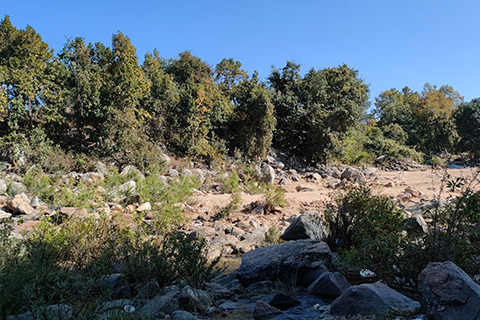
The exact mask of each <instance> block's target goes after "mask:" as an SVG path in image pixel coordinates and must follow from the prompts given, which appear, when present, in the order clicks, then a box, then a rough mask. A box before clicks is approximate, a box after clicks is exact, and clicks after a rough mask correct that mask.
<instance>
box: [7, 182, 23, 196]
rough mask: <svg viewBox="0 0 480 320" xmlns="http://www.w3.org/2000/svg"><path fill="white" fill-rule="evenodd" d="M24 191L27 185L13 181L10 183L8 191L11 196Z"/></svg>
mask: <svg viewBox="0 0 480 320" xmlns="http://www.w3.org/2000/svg"><path fill="white" fill-rule="evenodd" d="M26 191H27V187H25V186H24V185H23V183H21V182H17V181H15V182H12V183H11V184H10V188H9V193H10V195H11V196H16V195H17V194H20V193H23V192H26Z"/></svg>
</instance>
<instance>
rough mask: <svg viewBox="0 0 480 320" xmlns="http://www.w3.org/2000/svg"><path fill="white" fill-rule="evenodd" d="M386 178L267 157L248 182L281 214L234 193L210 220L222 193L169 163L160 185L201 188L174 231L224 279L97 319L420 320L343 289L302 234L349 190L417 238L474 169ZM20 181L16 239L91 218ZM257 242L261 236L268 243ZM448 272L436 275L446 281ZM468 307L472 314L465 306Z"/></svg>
mask: <svg viewBox="0 0 480 320" xmlns="http://www.w3.org/2000/svg"><path fill="white" fill-rule="evenodd" d="M394 169H401V170H396V171H392V170H382V169H377V168H374V167H361V168H353V167H346V166H343V165H330V166H329V167H325V166H317V167H315V168H298V167H297V168H295V166H289V167H287V166H286V165H284V164H283V163H282V162H280V161H277V160H275V159H274V158H269V161H268V162H267V163H264V164H263V166H262V167H261V168H258V174H259V175H260V177H261V179H262V180H264V181H265V182H266V183H274V184H276V185H278V186H281V187H282V188H283V189H284V190H285V205H284V206H283V207H280V206H278V207H274V208H269V209H268V210H267V209H266V208H265V205H264V203H263V202H262V201H263V200H262V199H263V195H262V194H248V193H245V192H242V193H241V203H240V205H239V207H238V209H237V210H234V211H233V212H232V213H231V214H229V215H228V216H226V217H225V218H222V219H219V218H218V216H217V213H218V212H219V209H221V208H224V207H226V206H227V205H228V204H229V202H230V201H231V194H228V193H224V192H222V189H221V187H220V184H219V183H217V182H216V181H215V177H217V178H218V177H219V174H218V173H216V172H212V170H207V169H205V168H194V167H192V166H191V165H190V166H189V168H186V167H183V168H182V167H179V166H175V165H174V164H170V165H169V168H168V169H167V170H166V174H165V177H164V179H165V180H168V179H176V178H177V177H178V176H179V175H195V176H197V177H198V178H199V179H200V180H201V181H204V182H205V183H203V184H202V186H201V187H200V188H199V189H198V190H195V196H194V199H193V201H189V203H184V204H182V206H183V208H184V212H185V215H186V217H187V220H186V223H185V225H184V226H183V227H182V230H183V231H184V232H185V233H187V234H190V236H192V237H199V236H202V237H204V238H206V239H207V240H208V242H209V245H210V257H211V258H214V257H217V256H219V255H223V256H224V257H225V261H229V269H228V270H229V271H233V272H231V273H229V272H226V273H225V274H224V275H223V276H222V277H220V278H219V279H217V281H216V282H215V283H210V284H207V285H206V286H205V287H204V288H203V290H199V289H193V288H190V287H188V286H172V287H168V288H155V285H154V284H153V288H154V289H153V291H152V292H149V293H148V294H147V295H146V296H142V297H136V298H135V299H121V300H115V301H112V302H111V305H110V306H107V307H105V315H104V318H105V319H108V318H109V317H110V315H111V314H114V313H115V312H117V311H118V312H130V311H131V312H139V313H140V314H143V315H150V316H153V317H155V318H167V317H171V318H172V319H197V318H208V319H216V318H228V319H252V318H253V319H332V318H335V317H344V316H349V315H351V314H352V313H355V312H357V313H360V314H364V315H369V314H373V315H376V316H379V317H380V318H382V317H386V316H390V315H392V314H395V315H399V316H405V317H406V318H410V319H413V318H415V315H417V314H420V313H421V309H420V303H419V302H416V301H413V300H410V299H409V298H407V297H405V296H403V295H401V294H400V293H398V292H396V291H394V290H392V289H390V288H388V287H387V286H385V285H384V284H382V283H380V282H375V283H366V284H362V285H358V286H352V285H351V284H350V283H348V281H347V280H346V279H345V277H343V275H341V274H339V273H336V272H331V271H329V269H330V266H331V263H332V254H331V252H330V249H329V248H328V246H327V245H326V244H325V243H324V242H322V241H320V240H321V239H322V237H323V236H324V234H322V232H323V231H322V230H321V229H318V228H309V225H311V224H315V223H316V222H315V221H317V220H318V219H321V216H322V213H323V210H324V209H325V207H326V206H327V205H328V204H329V203H332V201H334V199H335V196H336V195H338V194H339V193H341V192H342V191H343V190H345V188H346V187H348V186H349V185H360V184H364V185H368V186H370V187H371V188H372V189H373V190H374V192H375V193H383V194H387V195H389V196H390V197H391V198H392V199H394V200H395V201H397V202H398V204H399V205H400V206H401V207H403V208H405V218H406V219H407V218H411V219H412V221H413V224H414V226H413V227H415V228H420V229H426V228H427V223H428V217H423V216H421V215H420V214H419V212H420V211H422V209H424V208H428V207H432V206H435V204H436V201H448V199H449V198H451V197H453V196H455V195H458V191H456V192H450V191H448V190H446V188H444V187H442V186H444V185H445V183H444V182H445V180H448V179H453V178H456V177H464V178H466V181H470V180H471V177H473V176H474V175H475V174H476V172H477V170H475V169H451V170H432V169H431V168H428V167H424V166H420V165H417V164H415V163H410V164H408V165H397V166H395V167H394ZM125 170H127V171H128V170H135V169H134V168H131V167H130V168H128V169H124V170H123V171H125ZM105 174H106V172H105V171H104V170H103V169H99V170H97V171H96V172H90V173H85V174H76V173H71V174H70V175H72V176H74V177H75V179H85V180H86V181H88V179H90V180H92V181H96V180H99V179H103V177H104V175H105ZM240 179H242V177H240ZM5 181H12V182H11V183H10V185H9V186H8V189H9V195H6V193H5V192H6V191H7V183H6V182H5ZM20 181H21V179H20V177H18V176H15V175H14V174H8V173H7V174H4V179H3V180H0V194H4V195H3V196H0V207H2V208H3V209H2V210H1V211H0V220H2V219H7V218H13V221H14V222H13V226H14V228H15V231H16V232H17V234H18V235H21V234H22V233H24V232H25V231H26V230H28V229H29V228H32V227H33V226H34V225H36V224H37V223H38V222H39V220H40V218H41V217H42V216H44V215H45V212H47V215H48V214H49V215H53V214H61V215H64V216H84V215H91V214H95V212H89V211H88V210H85V209H80V208H73V207H62V208H55V207H49V206H47V205H45V204H44V203H43V202H42V200H41V199H39V198H37V197H35V195H33V194H28V193H26V189H25V187H24V186H23V185H22V183H21V182H20ZM130 184H131V183H130ZM126 187H131V185H130V186H126ZM126 187H124V188H126ZM473 187H474V188H477V187H478V186H476V185H475V186H473ZM120 188H122V186H120ZM439 199H440V200H439ZM97 210H103V211H106V212H112V211H120V212H123V213H124V214H125V215H130V214H132V213H133V212H135V211H139V212H147V217H148V211H149V210H151V204H150V203H133V204H130V205H129V206H127V207H124V206H121V205H120V204H119V203H112V202H110V203H107V204H106V205H105V207H102V208H97ZM319 217H320V218H319ZM316 219H317V220H316ZM317 224H318V223H317ZM266 235H270V238H269V237H268V236H267V237H266ZM280 235H282V238H283V240H290V241H286V242H283V243H281V244H276V245H273V246H267V245H269V244H271V243H272V239H273V242H276V240H278V237H279V236H280ZM240 263H241V265H240ZM448 267H449V268H450V269H451V270H452V271H451V272H452V273H453V274H455V276H456V277H457V278H458V279H461V281H464V282H465V283H467V286H468V288H467V289H465V288H466V287H463V288H464V289H462V290H464V291H462V292H461V293H459V294H462V295H463V296H462V297H463V298H462V299H460V300H462V301H463V302H461V303H460V304H461V305H462V306H463V305H467V304H469V303H470V302H469V301H470V300H469V299H470V296H474V298H472V300H471V301H473V299H480V287H478V286H477V285H476V284H475V283H474V282H473V281H471V279H470V278H468V276H466V275H465V274H464V273H462V272H463V271H461V270H457V269H458V268H457V269H455V268H456V266H454V265H453V266H451V265H449V266H448ZM432 268H434V267H432ZM437 268H438V266H437ZM449 268H446V269H448V270H449V271H448V272H450V269H449ZM429 272H430V271H428V270H427V271H425V276H424V277H423V279H424V282H423V283H424V285H423V287H421V290H424V291H425V294H424V297H425V298H424V300H422V304H423V305H424V308H423V310H430V311H431V313H432V314H435V312H437V313H439V314H440V313H442V312H445V307H443V309H442V304H444V301H443V300H441V299H440V298H439V296H438V294H437V295H434V294H431V292H432V290H435V288H437V287H436V286H438V285H439V282H441V280H439V279H437V278H438V277H437V278H435V276H432V275H431V274H430V273H429ZM445 272H447V271H445ZM441 274H442V276H443V277H444V278H445V279H447V278H448V279H450V278H451V276H450V275H449V274H447V273H441ZM368 277H369V275H368V274H367V275H365V278H368ZM439 277H440V276H439ZM468 279H470V280H468ZM279 280H281V281H279ZM458 281H460V280H458ZM366 282H371V281H366ZM432 283H433V284H432ZM457 283H458V282H457ZM462 283H463V282H462ZM150 285H152V284H150ZM432 288H434V289H432ZM144 291H150V289H148V288H147V289H145V290H144ZM465 292H467V293H465ZM139 294H140V293H139ZM139 301H140V302H139ZM475 301H477V300H475ZM477 305H478V304H477ZM126 306H128V307H126ZM56 308H63V307H62V306H56ZM128 308H131V309H128ZM468 308H473V307H471V305H468ZM475 308H477V307H475ZM67 309H68V308H67ZM127 309H128V310H130V311H128V310H127ZM178 309H181V310H182V311H179V310H178ZM447 309H448V308H447ZM122 310H123V311H122ZM132 310H135V311H132ZM176 310H177V311H176ZM442 310H443V311H442ZM475 310H477V309H475ZM67 311H68V310H67ZM174 311H175V312H174ZM430 311H429V312H430ZM470 311H471V310H470ZM470 311H469V312H470ZM62 312H63V311H62ZM455 312H457V313H458V312H462V311H458V310H455V311H454V313H455ZM471 312H473V311H471ZM475 312H476V311H475ZM448 315H450V314H448ZM11 319H20V318H15V317H13V318H11ZM25 319H28V318H25ZM439 319H447V318H445V317H444V318H442V317H439ZM448 319H450V318H448ZM451 319H460V318H451ZM471 319H476V318H475V317H472V318H471Z"/></svg>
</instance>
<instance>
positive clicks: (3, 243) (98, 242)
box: [0, 215, 218, 319]
mask: <svg viewBox="0 0 480 320" xmlns="http://www.w3.org/2000/svg"><path fill="white" fill-rule="evenodd" d="M0 231H2V232H0V250H1V252H0V253H1V256H0V317H1V318H3V319H4V318H6V317H7V316H8V315H10V314H18V313H19V312H24V311H30V312H32V314H34V315H38V318H42V316H43V315H44V312H45V310H46V307H47V306H48V305H51V304H61V303H64V304H68V305H70V306H72V308H73V315H74V318H76V319H92V318H96V317H97V315H98V310H99V308H100V307H101V306H102V305H103V304H104V303H105V302H106V301H109V300H111V296H110V294H111V291H110V290H109V289H108V288H106V287H105V286H103V285H102V283H103V280H104V279H105V277H106V276H107V275H109V274H112V273H114V272H118V271H114V270H118V267H120V269H121V270H122V274H123V276H124V279H125V280H127V281H128V282H129V283H130V285H131V287H132V288H133V289H134V292H132V296H133V295H134V294H135V290H136V289H138V288H140V287H141V286H142V285H143V284H144V283H145V282H146V281H148V280H150V279H155V280H157V281H158V282H159V284H160V285H162V286H163V285H167V284H170V283H173V282H177V281H182V280H185V281H187V283H189V284H190V285H192V286H195V287H200V286H201V285H203V283H204V282H206V281H208V280H210V279H211V278H212V277H213V276H214V275H215V273H216V272H217V270H218V267H217V263H218V259H217V260H214V261H212V262H210V263H209V262H208V260H207V246H206V242H205V240H203V239H198V240H190V239H188V238H186V237H185V235H183V234H178V233H175V234H169V235H166V236H165V237H156V236H155V235H152V234H151V233H149V232H148V231H147V230H146V229H144V228H141V227H140V226H138V225H135V224H132V225H130V226H127V225H125V224H124V223H123V222H122V220H121V219H120V216H119V217H108V216H105V215H104V216H102V217H101V218H100V219H95V218H93V217H89V218H83V219H71V220H67V221H65V222H64V223H61V224H59V225H55V224H53V223H52V222H50V221H48V220H44V221H43V222H42V223H41V224H40V226H39V227H38V228H36V229H34V230H33V231H32V233H31V234H30V235H29V236H28V239H27V240H25V241H16V240H13V239H12V238H11V237H10V234H9V233H10V232H9V230H8V229H5V228H4V229H1V230H0Z"/></svg>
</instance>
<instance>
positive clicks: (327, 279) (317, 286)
mask: <svg viewBox="0 0 480 320" xmlns="http://www.w3.org/2000/svg"><path fill="white" fill-rule="evenodd" d="M350 287H351V284H350V283H348V281H347V279H345V277H344V276H343V275H342V274H341V273H339V272H330V271H325V272H324V273H322V274H321V275H320V276H319V277H318V278H317V280H315V281H314V282H313V283H312V284H311V285H310V286H309V287H308V292H310V293H311V294H315V295H319V296H326V297H338V296H340V295H342V294H343V293H344V292H345V291H346V290H347V289H348V288H350Z"/></svg>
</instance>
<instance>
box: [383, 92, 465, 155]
mask: <svg viewBox="0 0 480 320" xmlns="http://www.w3.org/2000/svg"><path fill="white" fill-rule="evenodd" d="M462 101H463V98H462V97H461V96H460V94H459V93H458V92H456V91H455V90H454V89H453V88H452V87H451V86H447V85H444V86H441V87H440V88H437V87H436V86H431V85H430V84H428V83H427V84H425V86H424V89H423V91H422V92H421V93H417V92H413V91H412V90H410V89H409V88H408V87H405V88H403V89H402V92H400V91H398V90H396V89H390V90H387V91H384V92H382V93H381V94H380V96H379V97H378V98H376V101H375V107H376V109H375V112H376V114H377V116H378V117H379V126H380V127H381V128H382V130H383V131H384V133H387V132H389V131H391V129H393V127H392V125H398V126H400V127H401V129H402V130H403V131H404V132H405V133H406V135H407V137H406V143H407V144H408V145H410V146H418V148H419V149H420V150H421V151H423V152H424V153H427V154H435V153H437V152H440V151H445V150H452V149H453V148H454V147H455V145H456V143H457V141H458V135H457V132H456V130H455V125H454V121H453V117H452V114H453V111H454V110H455V109H456V108H457V107H458V105H459V104H460V103H461V102H462ZM394 130H396V132H397V136H398V134H400V136H402V133H401V132H399V130H398V128H395V129H394Z"/></svg>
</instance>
